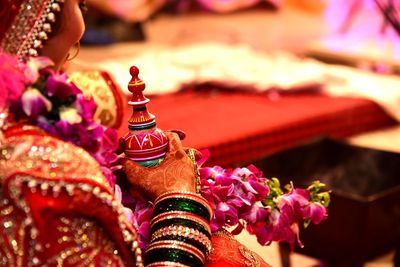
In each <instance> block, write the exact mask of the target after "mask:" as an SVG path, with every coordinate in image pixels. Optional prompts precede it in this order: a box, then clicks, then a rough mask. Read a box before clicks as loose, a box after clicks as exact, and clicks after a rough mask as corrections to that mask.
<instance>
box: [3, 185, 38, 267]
mask: <svg viewBox="0 0 400 267" xmlns="http://www.w3.org/2000/svg"><path fill="white" fill-rule="evenodd" d="M0 189H1V187H0ZM0 225H1V228H0V229H1V230H0V236H1V239H0V255H1V260H0V265H1V266H24V262H23V259H24V257H25V252H26V251H25V250H24V244H25V243H26V240H25V239H26V236H25V233H26V231H28V224H27V221H26V220H24V216H23V215H22V213H21V211H19V210H18V211H16V210H15V208H14V207H13V206H12V204H11V203H10V202H9V201H8V199H7V198H5V197H3V196H2V194H1V191H0ZM28 254H29V255H30V257H29V260H30V261H31V262H33V261H35V260H36V259H34V257H32V254H33V253H32V248H30V249H29V250H28Z"/></svg>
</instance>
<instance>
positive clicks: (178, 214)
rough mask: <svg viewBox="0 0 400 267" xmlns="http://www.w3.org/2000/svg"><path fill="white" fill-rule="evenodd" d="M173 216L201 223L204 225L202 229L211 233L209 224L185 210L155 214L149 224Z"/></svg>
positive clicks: (151, 224)
mask: <svg viewBox="0 0 400 267" xmlns="http://www.w3.org/2000/svg"><path fill="white" fill-rule="evenodd" d="M174 218H180V219H186V220H191V221H194V222H196V223H198V224H200V225H202V226H203V227H204V229H206V230H207V232H209V233H210V235H211V227H210V224H209V223H208V222H207V221H206V220H205V219H204V218H202V217H200V216H197V215H194V214H193V213H190V212H186V211H167V212H164V213H161V214H160V215H157V216H156V217H154V218H153V219H152V220H151V221H150V226H153V225H155V224H156V223H158V222H160V221H163V220H168V219H174Z"/></svg>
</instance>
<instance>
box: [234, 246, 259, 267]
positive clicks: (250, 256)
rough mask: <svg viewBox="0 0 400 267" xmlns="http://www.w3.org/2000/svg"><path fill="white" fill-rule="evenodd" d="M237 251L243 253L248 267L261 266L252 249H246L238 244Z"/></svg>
mask: <svg viewBox="0 0 400 267" xmlns="http://www.w3.org/2000/svg"><path fill="white" fill-rule="evenodd" d="M239 251H240V253H241V254H242V255H243V257H244V258H245V259H246V260H245V262H244V263H245V264H246V266H249V267H260V266H261V264H260V261H259V260H258V258H257V257H256V254H255V253H254V252H253V251H251V250H250V249H248V248H246V247H244V246H240V247H239Z"/></svg>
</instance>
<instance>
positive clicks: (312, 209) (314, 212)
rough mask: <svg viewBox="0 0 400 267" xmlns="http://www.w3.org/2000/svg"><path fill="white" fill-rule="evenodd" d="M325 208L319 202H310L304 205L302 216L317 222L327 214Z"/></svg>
mask: <svg viewBox="0 0 400 267" xmlns="http://www.w3.org/2000/svg"><path fill="white" fill-rule="evenodd" d="M327 213H328V212H327V209H326V208H325V207H324V205H322V204H321V203H318V202H316V203H314V202H310V203H309V204H308V205H306V206H305V207H304V210H303V218H304V219H307V220H311V222H312V223H314V224H319V223H320V222H321V221H322V220H324V219H326V217H327V216H328V214H327Z"/></svg>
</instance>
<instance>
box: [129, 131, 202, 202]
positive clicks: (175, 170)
mask: <svg viewBox="0 0 400 267" xmlns="http://www.w3.org/2000/svg"><path fill="white" fill-rule="evenodd" d="M166 135H167V137H168V140H169V141H168V143H169V151H168V153H167V154H166V156H165V158H164V160H163V161H162V162H161V163H160V164H159V165H157V166H155V167H143V166H141V165H139V164H137V163H136V162H134V161H132V160H128V159H124V160H123V163H122V165H123V168H124V171H125V173H126V175H127V177H128V181H129V183H130V185H131V192H132V194H134V195H137V194H138V193H139V194H141V195H144V196H145V197H146V198H147V199H149V200H154V199H156V198H157V197H158V196H159V195H161V194H163V193H165V192H168V191H187V192H196V175H195V169H194V163H193V161H192V160H191V159H190V158H189V157H188V155H187V154H186V152H185V149H184V148H183V147H182V143H181V141H180V135H181V134H180V133H176V132H166Z"/></svg>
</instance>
